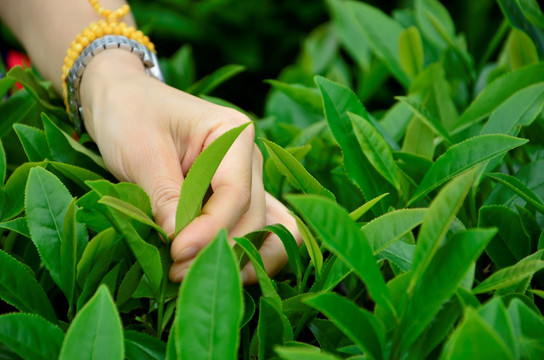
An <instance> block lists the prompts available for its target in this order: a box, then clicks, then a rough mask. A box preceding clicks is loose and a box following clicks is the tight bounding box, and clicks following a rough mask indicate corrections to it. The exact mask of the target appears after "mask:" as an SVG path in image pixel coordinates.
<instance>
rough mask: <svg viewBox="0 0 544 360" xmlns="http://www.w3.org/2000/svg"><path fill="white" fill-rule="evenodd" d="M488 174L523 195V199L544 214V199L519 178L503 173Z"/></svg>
mask: <svg viewBox="0 0 544 360" xmlns="http://www.w3.org/2000/svg"><path fill="white" fill-rule="evenodd" d="M486 176H487V177H490V178H492V179H494V180H497V181H499V182H500V183H502V184H504V185H506V187H508V188H509V189H510V190H512V191H513V192H515V193H516V194H518V195H519V196H521V198H523V200H525V201H527V202H528V203H529V204H531V205H533V206H534V207H535V208H536V209H537V210H538V211H540V212H541V213H542V214H544V204H543V203H542V200H541V199H540V198H539V197H538V196H537V195H536V194H535V193H534V192H532V191H531V190H530V189H529V188H528V187H527V186H525V184H523V183H522V182H521V181H519V180H518V179H517V178H515V177H513V176H510V175H507V174H503V173H493V174H486Z"/></svg>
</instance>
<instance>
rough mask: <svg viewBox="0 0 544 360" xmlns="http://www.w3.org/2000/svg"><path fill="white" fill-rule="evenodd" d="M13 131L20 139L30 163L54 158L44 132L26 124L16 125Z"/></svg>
mask: <svg viewBox="0 0 544 360" xmlns="http://www.w3.org/2000/svg"><path fill="white" fill-rule="evenodd" d="M13 129H14V130H15V133H16V134H17V136H18V137H19V141H21V145H23V149H24V151H25V153H26V156H27V158H28V160H29V161H32V162H38V161H43V160H45V159H47V158H49V159H51V158H52V157H51V153H50V151H49V146H48V145H47V139H46V138H45V133H44V132H43V131H42V130H40V129H36V128H35V127H32V126H28V125H24V124H14V125H13Z"/></svg>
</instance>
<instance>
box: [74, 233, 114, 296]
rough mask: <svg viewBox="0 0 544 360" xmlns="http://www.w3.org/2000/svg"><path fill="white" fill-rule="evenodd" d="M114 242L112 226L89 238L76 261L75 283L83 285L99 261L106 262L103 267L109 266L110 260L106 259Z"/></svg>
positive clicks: (97, 266) (98, 266)
mask: <svg viewBox="0 0 544 360" xmlns="http://www.w3.org/2000/svg"><path fill="white" fill-rule="evenodd" d="M115 243H116V238H115V230H114V229H113V228H112V227H110V228H108V229H106V230H104V231H102V232H100V233H98V234H97V235H95V236H94V237H93V238H92V239H91V241H90V242H89V244H88V245H87V246H86V247H85V250H84V251H83V254H82V255H81V259H79V262H78V263H77V268H76V269H77V284H78V285H79V286H81V287H83V285H84V284H85V282H87V280H88V275H89V273H90V272H91V270H96V269H97V268H100V267H101V265H100V263H106V265H105V267H107V266H109V264H110V261H109V260H107V259H108V258H110V259H111V256H112V251H113V248H114V245H115ZM105 270H106V269H104V271H105Z"/></svg>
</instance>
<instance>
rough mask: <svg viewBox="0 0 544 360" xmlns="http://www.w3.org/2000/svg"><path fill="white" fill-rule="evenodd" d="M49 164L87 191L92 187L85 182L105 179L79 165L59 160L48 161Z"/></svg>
mask: <svg viewBox="0 0 544 360" xmlns="http://www.w3.org/2000/svg"><path fill="white" fill-rule="evenodd" d="M47 165H48V166H49V165H50V166H52V167H53V168H54V169H55V170H57V171H58V172H59V173H61V174H62V175H64V176H66V177H67V178H68V179H70V180H72V181H73V182H74V183H76V184H77V185H79V187H81V188H82V189H84V190H86V191H88V190H90V189H91V188H90V187H89V186H88V185H87V184H86V183H85V182H86V181H95V180H103V178H102V176H100V175H98V174H96V173H94V172H92V171H90V170H87V169H85V168H82V167H79V166H75V165H70V164H65V163H61V162H57V161H48V162H47Z"/></svg>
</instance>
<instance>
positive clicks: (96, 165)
mask: <svg viewBox="0 0 544 360" xmlns="http://www.w3.org/2000/svg"><path fill="white" fill-rule="evenodd" d="M42 121H43V128H44V131H45V137H46V139H47V144H48V145H49V149H50V150H51V155H52V156H53V159H52V160H57V161H59V162H64V163H68V164H72V165H76V166H82V167H84V168H86V169H89V170H93V171H96V172H98V173H105V170H107V168H106V164H105V163H104V160H102V157H100V156H99V155H97V154H95V153H93V152H92V151H91V150H89V149H87V148H86V147H84V146H83V145H81V144H80V143H78V142H77V141H76V140H74V139H73V138H72V137H71V136H69V135H68V134H66V133H65V132H64V131H62V130H61V129H60V128H59V127H58V126H57V125H56V124H55V123H54V122H53V121H52V120H51V119H50V118H49V117H48V116H47V115H46V114H45V113H42Z"/></svg>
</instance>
